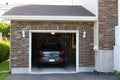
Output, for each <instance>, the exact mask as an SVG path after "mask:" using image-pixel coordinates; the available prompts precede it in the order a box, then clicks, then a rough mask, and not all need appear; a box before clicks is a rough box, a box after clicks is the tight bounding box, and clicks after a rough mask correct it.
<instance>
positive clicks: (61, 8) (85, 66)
mask: <svg viewBox="0 0 120 80" xmlns="http://www.w3.org/2000/svg"><path fill="white" fill-rule="evenodd" d="M2 17H3V18H4V19H7V20H11V50H10V56H11V57H10V59H11V71H12V74H21V73H30V74H31V73H41V72H42V70H39V68H38V69H34V67H35V54H37V49H38V48H39V47H40V45H41V44H42V43H43V42H49V41H59V42H60V43H61V44H62V46H63V48H64V50H65V52H66V55H67V56H68V62H67V63H66V64H68V66H69V65H76V66H74V67H72V68H71V69H69V70H66V69H68V68H64V70H63V71H61V72H60V73H62V72H64V71H65V70H66V71H65V72H67V73H71V72H93V71H94V70H96V71H98V72H113V71H114V70H118V69H117V68H114V66H115V65H117V67H119V64H117V62H114V61H115V60H114V57H115V56H114V50H113V49H114V45H115V36H114V35H115V26H117V25H118V1H117V0H92V2H91V1H89V0H73V4H72V5H23V6H18V7H14V8H12V9H11V10H10V11H8V12H6V13H5V14H3V16H2ZM52 32H54V33H55V34H56V35H54V36H53V35H51V33H52ZM116 59H118V58H116ZM115 63H116V64H115ZM51 73H53V69H52V71H51ZM56 73H59V69H58V72H56Z"/></svg>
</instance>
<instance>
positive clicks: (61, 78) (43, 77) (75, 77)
mask: <svg viewBox="0 0 120 80" xmlns="http://www.w3.org/2000/svg"><path fill="white" fill-rule="evenodd" d="M6 80H119V79H118V78H117V77H116V76H115V75H114V74H107V73H101V74H97V73H75V74H12V75H11V76H9V77H8V78H7V79H6Z"/></svg>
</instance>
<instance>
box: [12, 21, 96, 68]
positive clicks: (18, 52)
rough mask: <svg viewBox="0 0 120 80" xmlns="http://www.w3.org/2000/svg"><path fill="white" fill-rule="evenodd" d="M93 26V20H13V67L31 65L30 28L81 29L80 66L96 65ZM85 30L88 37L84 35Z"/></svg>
mask: <svg viewBox="0 0 120 80" xmlns="http://www.w3.org/2000/svg"><path fill="white" fill-rule="evenodd" d="M93 26H94V23H93V22H50V21H44V22H39V21H12V22H11V67H12V68H13V67H28V66H29V30H79V40H80V41H79V42H80V43H79V50H80V51H79V53H80V66H84V67H89V66H94V52H93V44H94V43H93V42H94V41H93V35H94V34H93V32H94V30H93V29H94V27H93ZM22 30H26V37H25V38H22V33H21V32H22ZM84 30H85V31H86V32H87V36H86V38H83V37H82V34H83V31H84ZM77 44H78V43H77Z"/></svg>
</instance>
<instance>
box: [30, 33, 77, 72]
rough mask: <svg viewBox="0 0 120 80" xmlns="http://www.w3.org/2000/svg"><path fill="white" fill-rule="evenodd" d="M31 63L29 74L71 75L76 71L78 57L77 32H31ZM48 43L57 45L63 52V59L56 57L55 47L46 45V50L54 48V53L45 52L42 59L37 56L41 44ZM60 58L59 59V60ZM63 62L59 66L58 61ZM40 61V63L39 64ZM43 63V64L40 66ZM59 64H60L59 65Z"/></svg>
mask: <svg viewBox="0 0 120 80" xmlns="http://www.w3.org/2000/svg"><path fill="white" fill-rule="evenodd" d="M30 34H31V35H30V36H31V57H30V58H31V61H30V65H29V67H30V72H31V73H41V74H42V73H70V72H71V73H73V72H77V71H78V62H79V61H78V56H77V53H76V52H77V50H76V46H77V44H76V43H77V42H76V41H78V40H76V39H78V38H77V32H68V33H66V32H55V31H51V32H31V33H30ZM48 43H50V44H51V43H52V44H53V43H55V44H56V43H57V44H58V43H59V44H60V46H61V48H62V50H60V53H61V51H62V52H64V53H62V54H64V58H63V57H60V56H61V55H59V56H58V55H57V49H58V48H57V47H58V46H57V47H52V46H49V45H47V49H51V48H54V49H56V50H55V54H54V55H53V53H54V51H52V53H50V52H51V51H50V50H48V51H49V53H48V51H46V52H47V53H46V54H45V51H44V52H42V54H43V53H44V57H41V56H39V55H40V54H41V53H40V51H43V50H41V49H42V47H43V44H48ZM60 58H61V59H60ZM62 59H63V60H64V64H61V63H60V62H59V61H62ZM40 61H41V62H40ZM57 61H58V62H57ZM42 63H43V64H42ZM59 63H60V64H59Z"/></svg>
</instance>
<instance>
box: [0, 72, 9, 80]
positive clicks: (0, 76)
mask: <svg viewBox="0 0 120 80" xmlns="http://www.w3.org/2000/svg"><path fill="white" fill-rule="evenodd" d="M9 75H10V73H9V72H7V73H0V80H5V79H6V77H8V76H9Z"/></svg>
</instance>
